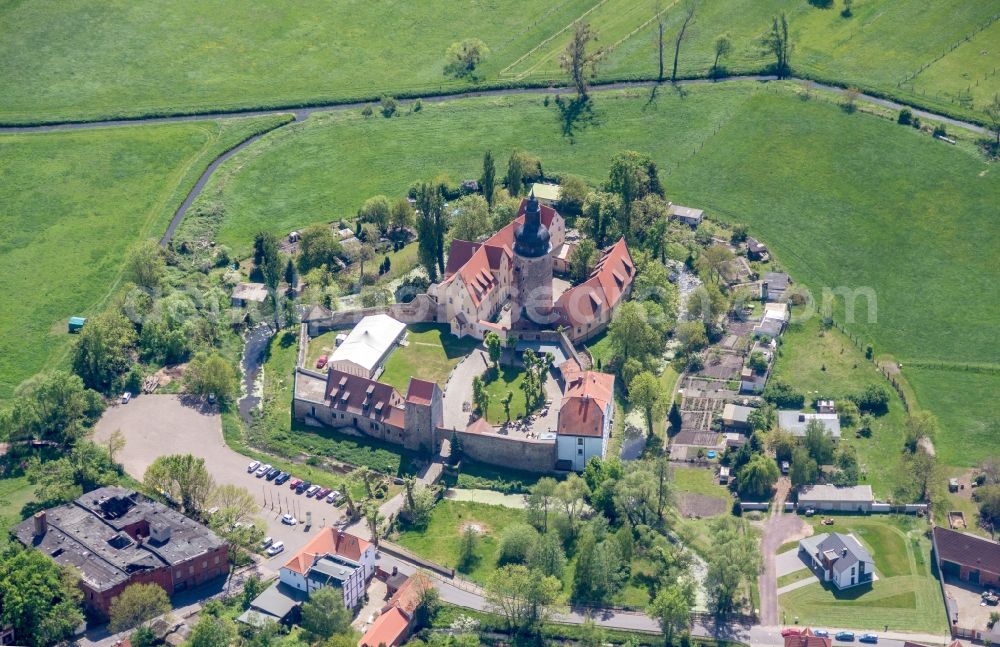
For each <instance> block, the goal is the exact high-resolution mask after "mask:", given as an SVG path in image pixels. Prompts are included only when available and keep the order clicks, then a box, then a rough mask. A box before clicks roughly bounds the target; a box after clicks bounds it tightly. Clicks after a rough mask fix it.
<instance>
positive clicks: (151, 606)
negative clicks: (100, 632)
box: [108, 583, 170, 633]
mask: <svg viewBox="0 0 1000 647" xmlns="http://www.w3.org/2000/svg"><path fill="white" fill-rule="evenodd" d="M168 611H170V598H168V597H167V592H166V591H164V590H163V587H162V586H160V585H159V584H153V583H149V584H131V585H129V586H127V587H125V590H124V591H122V592H121V593H120V594H118V596H117V597H116V598H115V599H114V600H113V601H112V602H111V611H110V613H109V616H110V618H111V621H110V622H109V623H108V629H109V630H110V631H111V633H118V632H119V631H126V630H128V629H134V628H135V627H138V626H139V625H145V624H146V623H147V622H149V621H150V620H152V619H154V618H156V617H158V616H161V615H163V614H164V613H166V612H168Z"/></svg>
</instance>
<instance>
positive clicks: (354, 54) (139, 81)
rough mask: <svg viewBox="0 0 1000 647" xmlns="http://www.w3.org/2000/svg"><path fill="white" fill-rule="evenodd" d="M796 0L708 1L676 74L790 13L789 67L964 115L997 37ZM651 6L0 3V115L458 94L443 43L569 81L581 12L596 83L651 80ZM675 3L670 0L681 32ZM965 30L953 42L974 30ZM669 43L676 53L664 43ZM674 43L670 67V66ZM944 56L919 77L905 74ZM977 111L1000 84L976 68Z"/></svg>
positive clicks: (971, 19) (946, 21) (690, 71)
mask: <svg viewBox="0 0 1000 647" xmlns="http://www.w3.org/2000/svg"><path fill="white" fill-rule="evenodd" d="M832 4H833V5H836V8H830V9H820V8H816V7H814V6H812V5H810V4H808V3H804V2H795V3H793V2H790V1H789V0H730V1H725V2H723V1H720V0H713V1H710V2H703V3H701V6H700V7H699V9H698V13H697V14H696V17H695V21H694V23H693V24H692V26H691V28H690V30H689V32H688V38H687V40H686V42H685V44H684V47H683V49H682V51H681V58H680V60H679V65H678V71H679V73H680V74H681V75H687V76H691V75H704V74H706V73H707V72H708V70H709V68H710V67H711V65H712V61H713V43H714V41H715V38H716V37H717V36H718V35H719V34H722V33H728V34H729V35H730V38H731V40H732V43H733V51H732V53H731V54H730V55H729V56H728V57H727V58H726V59H725V60H724V63H725V65H726V66H727V68H728V69H729V70H730V71H732V72H757V71H760V70H762V69H763V68H764V67H766V66H767V65H768V64H769V63H770V62H771V61H770V58H769V57H768V56H767V55H765V54H763V53H762V51H761V47H760V45H759V42H758V41H759V39H760V37H761V35H762V34H763V33H764V32H765V30H766V29H767V27H768V25H769V24H770V21H771V18H772V17H773V16H775V15H777V14H778V13H780V12H782V11H784V12H786V13H787V14H788V15H789V20H790V24H791V31H792V39H793V42H794V43H795V50H794V53H793V57H792V63H793V65H794V66H795V67H796V69H798V70H801V71H803V72H805V73H808V74H812V75H816V76H819V77H822V78H827V79H834V80H838V81H840V82H843V83H853V84H857V85H860V86H862V87H868V88H875V89H878V90H881V91H885V92H894V93H896V94H899V95H902V96H909V97H913V98H917V99H920V100H923V101H927V102H930V103H933V104H935V105H940V106H941V107H942V108H945V109H951V110H962V109H963V108H964V106H962V105H961V104H954V103H952V100H951V94H950V93H954V92H955V91H956V89H961V88H964V87H965V86H966V85H967V84H968V82H967V81H965V79H964V77H963V76H962V75H963V74H969V75H970V78H971V79H979V77H980V76H981V75H982V74H985V72H986V68H987V67H988V65H989V63H988V62H986V61H988V60H993V61H994V64H995V55H994V56H992V57H990V56H989V55H988V53H987V55H984V54H983V50H984V49H986V50H987V52H989V47H988V45H986V44H988V43H991V42H992V41H990V36H991V34H992V33H995V32H990V31H989V30H987V31H984V32H980V33H978V34H976V30H977V29H979V28H980V27H981V26H983V25H985V24H987V22H988V21H989V20H990V18H991V17H992V16H994V15H995V14H997V12H998V8H997V6H996V4H995V3H994V2H963V1H962V0H942V1H940V2H935V3H931V4H928V3H926V2H922V1H921V0H859V1H858V2H856V3H855V4H854V16H853V17H852V18H850V19H844V18H842V17H841V16H840V12H839V8H840V5H839V3H832ZM654 7H655V5H654V3H652V2H635V1H634V0H563V1H562V2H559V3H552V4H547V5H543V4H538V3H532V2H529V1H528V0H494V1H488V0H474V1H473V2H472V3H470V4H468V5H465V6H463V8H462V9H461V10H456V9H455V8H454V7H451V6H449V5H447V4H440V3H400V2H389V3H364V2H361V1H360V0H348V1H347V2H341V3H337V4H335V5H329V4H328V3H324V2H322V1H321V0H304V1H303V2H299V3H296V4H295V5H293V6H288V7H270V6H267V7H256V8H252V9H250V10H248V9H247V8H246V7H245V6H243V4H241V3H238V2H234V1H233V0H217V1H215V2H212V3H210V4H205V3H198V2H194V1H193V0H180V1H178V2H173V3H155V4H135V3H127V2H123V1H122V0H115V1H113V2H108V3H103V4H101V5H99V6H98V5H74V4H66V3H57V2H55V0H44V1H43V2H40V3H33V4H31V5H30V6H29V5H25V4H23V3H18V2H14V3H7V4H6V5H5V6H4V7H2V8H0V24H3V25H4V32H3V33H4V36H5V38H3V39H0V56H2V58H3V60H5V61H6V62H7V63H8V65H6V66H4V68H3V70H0V86H2V87H5V88H9V89H10V92H8V93H7V95H6V96H5V99H6V100H5V102H4V106H3V108H2V109H0V120H3V121H8V122H22V123H23V122H31V121H39V120H49V121H51V120H60V119H62V120H65V119H80V118H84V119H86V118H90V119H92V118H96V117H107V116H117V115H139V114H163V113H172V112H178V111H181V112H190V111H207V110H213V109H216V110H217V109H225V110H231V109H237V108H251V107H259V106H269V105H291V104H302V103H315V102H324V101H334V100H336V101H342V100H347V99H357V98H370V97H378V96H380V95H382V94H383V93H389V94H395V95H400V94H407V93H431V92H441V91H449V90H456V89H461V88H467V87H470V86H471V85H472V83H470V82H469V81H456V80H454V79H449V78H447V77H445V76H444V74H443V66H444V63H445V51H446V49H447V48H448V46H449V45H450V44H452V43H453V42H456V41H458V40H461V39H463V38H470V37H474V38H480V39H482V40H483V41H484V42H485V44H486V45H487V47H488V48H489V50H490V52H489V54H488V55H487V56H486V57H485V59H484V61H483V63H482V64H481V66H480V68H479V69H478V70H477V75H478V76H479V77H480V78H481V79H482V80H483V81H484V82H486V83H491V84H497V83H523V82H534V83H539V82H548V81H556V82H563V81H564V78H565V77H564V74H563V73H562V72H561V70H560V68H559V55H560V54H561V52H562V51H563V49H564V48H565V45H566V43H567V42H568V40H569V38H570V36H571V34H572V25H573V22H574V21H576V20H578V19H579V20H583V21H586V22H589V23H591V24H592V25H593V27H594V28H595V29H596V30H597V32H598V34H599V41H598V45H600V46H601V47H603V48H605V49H606V50H607V54H606V56H605V61H604V63H603V65H602V66H601V68H600V71H599V77H598V78H600V79H623V78H655V76H656V73H657V55H656V48H655V32H656V21H655V20H654V12H655V8H654ZM681 16H682V3H681V2H679V1H676V0H669V1H665V2H663V17H664V21H665V26H666V37H667V39H668V40H670V39H672V38H673V35H674V34H675V33H676V30H677V28H678V25H679V22H680V20H681ZM973 35H974V38H973V39H972V40H971V41H970V42H969V43H968V44H967V45H966V46H960V47H957V48H955V49H952V47H953V46H954V45H956V44H958V43H962V42H963V39H964V38H966V37H967V36H969V37H972V36H973ZM668 49H669V47H668ZM670 54H671V53H669V52H668V56H667V61H666V63H667V73H668V74H669V68H670V65H671V63H672V59H671V56H670ZM943 54H947V56H945V58H944V59H942V60H941V61H939V62H938V63H936V64H935V65H934V66H932V67H931V68H930V69H928V70H925V71H924V73H923V74H922V75H921V76H920V77H917V83H916V87H915V88H914V87H913V86H912V85H904V86H902V87H897V86H898V85H899V83H900V82H901V81H903V80H906V79H908V78H909V77H910V76H911V75H912V74H913V73H915V72H917V71H918V70H919V69H920V67H921V66H923V65H925V64H928V63H931V62H932V61H934V60H935V59H937V58H938V57H940V56H941V55H943ZM981 86H982V87H981V89H978V90H977V92H976V93H974V94H975V100H976V102H977V104H978V103H979V102H980V99H981V98H982V97H986V98H988V97H991V96H992V94H991V93H992V92H996V91H997V90H998V89H1000V79H998V77H997V76H996V75H995V74H994V75H992V76H986V77H984V78H983V79H982V82H981Z"/></svg>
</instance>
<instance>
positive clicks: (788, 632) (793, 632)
mask: <svg viewBox="0 0 1000 647" xmlns="http://www.w3.org/2000/svg"><path fill="white" fill-rule="evenodd" d="M801 633H802V630H801V629H799V628H798V627H785V628H784V629H782V630H781V635H782V637H786V638H787V637H788V636H798V635H799V634H801Z"/></svg>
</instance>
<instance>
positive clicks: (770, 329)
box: [753, 319, 785, 337]
mask: <svg viewBox="0 0 1000 647" xmlns="http://www.w3.org/2000/svg"><path fill="white" fill-rule="evenodd" d="M784 325H785V324H784V322H783V321H780V320H778V319H764V320H763V321H761V322H760V323H759V324H757V326H756V327H755V328H754V329H753V331H754V333H755V334H758V335H766V336H768V337H777V336H778V335H780V334H781V330H782V328H783V327H784Z"/></svg>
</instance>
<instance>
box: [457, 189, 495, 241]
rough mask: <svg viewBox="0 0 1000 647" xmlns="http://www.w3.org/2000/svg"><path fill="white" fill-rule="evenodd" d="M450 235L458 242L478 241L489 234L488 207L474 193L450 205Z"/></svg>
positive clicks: (483, 200)
mask: <svg viewBox="0 0 1000 647" xmlns="http://www.w3.org/2000/svg"><path fill="white" fill-rule="evenodd" d="M450 208H451V234H452V236H453V237H455V238H458V239H459V240H471V241H478V240H481V239H482V238H484V237H486V236H488V235H489V234H490V233H491V232H490V205H489V204H488V203H487V202H486V198H484V197H483V196H481V195H478V194H476V193H472V194H469V195H464V196H462V197H461V198H459V199H458V200H456V201H455V202H453V203H452V204H451V205H450Z"/></svg>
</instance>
